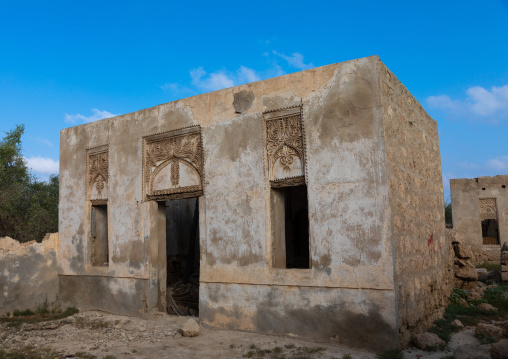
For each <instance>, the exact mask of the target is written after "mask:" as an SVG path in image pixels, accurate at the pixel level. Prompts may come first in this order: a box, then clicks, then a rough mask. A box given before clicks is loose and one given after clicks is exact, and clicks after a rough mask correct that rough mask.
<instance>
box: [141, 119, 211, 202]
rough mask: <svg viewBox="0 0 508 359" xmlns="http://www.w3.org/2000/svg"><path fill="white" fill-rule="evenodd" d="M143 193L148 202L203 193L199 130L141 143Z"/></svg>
mask: <svg viewBox="0 0 508 359" xmlns="http://www.w3.org/2000/svg"><path fill="white" fill-rule="evenodd" d="M143 187H144V188H143V191H144V194H145V198H146V199H147V200H155V199H170V198H172V197H174V196H175V195H176V194H181V193H190V192H192V193H199V192H200V191H202V190H203V145H202V140H201V128H200V127H198V126H197V127H190V128H185V129H181V130H175V131H170V132H165V133H161V134H156V135H152V136H147V137H145V138H144V142H143Z"/></svg>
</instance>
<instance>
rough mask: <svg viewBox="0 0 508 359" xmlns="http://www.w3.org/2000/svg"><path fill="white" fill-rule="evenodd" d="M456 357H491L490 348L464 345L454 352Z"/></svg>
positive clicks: (459, 358)
mask: <svg viewBox="0 0 508 359" xmlns="http://www.w3.org/2000/svg"><path fill="white" fill-rule="evenodd" d="M453 358H454V359H491V357H490V353H489V350H488V348H486V347H482V346H477V345H463V346H461V347H458V348H457V349H455V351H454V352H453Z"/></svg>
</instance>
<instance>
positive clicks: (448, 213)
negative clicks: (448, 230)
mask: <svg viewBox="0 0 508 359" xmlns="http://www.w3.org/2000/svg"><path fill="white" fill-rule="evenodd" d="M444 216H445V223H447V224H452V202H448V203H445V208H444Z"/></svg>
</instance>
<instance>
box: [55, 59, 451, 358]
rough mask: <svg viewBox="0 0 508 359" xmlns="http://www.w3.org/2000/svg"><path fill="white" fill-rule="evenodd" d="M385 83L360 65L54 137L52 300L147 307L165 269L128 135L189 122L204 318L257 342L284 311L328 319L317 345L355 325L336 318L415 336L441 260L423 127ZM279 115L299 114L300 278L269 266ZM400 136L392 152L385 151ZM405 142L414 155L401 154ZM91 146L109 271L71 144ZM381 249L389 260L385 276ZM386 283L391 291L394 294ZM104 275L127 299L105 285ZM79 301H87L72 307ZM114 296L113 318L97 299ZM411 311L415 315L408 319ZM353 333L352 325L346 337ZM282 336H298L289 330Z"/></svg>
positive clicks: (432, 147) (433, 178)
mask: <svg viewBox="0 0 508 359" xmlns="http://www.w3.org/2000/svg"><path fill="white" fill-rule="evenodd" d="M387 74H388V72H387V70H386V68H385V67H384V65H382V64H381V62H380V60H379V58H378V57H377V56H373V57H368V58H363V59H358V60H353V61H348V62H344V63H340V64H334V65H329V66H324V67H320V68H316V69H311V70H307V71H303V72H298V73H294V74H290V75H286V76H282V77H278V78H274V79H269V80H265V81H260V82H255V83H251V84H246V85H242V86H238V87H234V88H229V89H224V90H220V91H215V92H212V93H207V94H203V95H199V96H194V97H190V98H186V99H182V100H179V101H175V102H171V103H167V104H163V105H159V106H156V107H153V108H149V109H146V110H142V111H137V112H134V113H130V114H126V115H122V116H118V117H114V118H111V119H107V120H102V121H97V122H94V123H91V124H86V125H81V126H77V127H73V128H69V129H65V130H63V131H62V133H61V156H60V158H61V165H60V168H61V173H60V198H61V205H60V241H61V245H60V255H61V257H62V271H61V278H60V282H61V284H62V285H63V283H65V285H66V286H68V287H69V288H72V290H65V291H66V292H65V293H66V294H65V296H66V300H68V301H69V302H72V301H73V300H74V301H76V302H78V301H79V302H80V303H82V304H81V305H82V306H84V307H86V308H91V307H96V308H97V309H103V310H108V311H112V312H128V311H129V310H132V311H133V312H137V311H142V312H143V311H146V310H150V309H152V308H155V307H156V305H157V302H158V301H159V304H160V298H161V296H163V295H162V293H161V291H162V290H163V288H159V287H158V281H159V279H162V278H165V275H166V274H165V267H164V268H163V267H162V266H161V265H160V263H159V255H158V252H159V251H160V250H161V248H163V247H162V246H161V245H160V243H159V239H158V238H159V234H162V233H163V231H164V232H165V226H164V229H161V227H160V226H159V219H158V218H159V212H160V211H159V207H158V204H157V203H156V202H154V201H144V198H143V181H142V161H143V148H142V143H143V139H142V137H143V136H149V135H153V134H157V133H161V132H166V131H171V130H176V129H180V128H182V127H186V126H193V125H200V126H201V133H202V142H203V158H204V165H203V176H204V181H203V196H201V197H200V200H199V221H200V223H199V225H200V228H199V236H200V258H201V277H200V281H201V292H202V294H203V296H202V297H201V300H200V305H201V311H202V313H203V315H202V318H201V319H202V321H203V322H204V323H205V324H207V325H210V326H214V327H229V328H239V329H245V330H253V331H261V332H266V331H267V330H268V329H267V328H268V327H270V325H272V324H273V328H274V329H273V330H274V331H276V332H282V331H286V329H288V327H284V326H285V325H286V324H284V321H283V320H282V318H286V319H287V320H289V322H291V320H293V319H288V318H287V317H290V316H291V313H298V316H299V317H300V318H311V317H312V316H313V315H316V314H319V315H321V316H322V313H323V312H326V313H328V314H333V315H336V316H337V317H335V318H332V319H330V318H329V320H331V321H332V322H333V323H335V324H334V325H330V326H328V327H326V329H323V330H322V331H319V330H318V331H317V333H319V334H317V336H319V338H320V339H321V340H328V339H329V338H330V337H332V336H336V335H338V336H343V337H345V338H346V337H348V335H347V333H346V332H344V331H345V330H346V329H345V328H347V325H346V324H344V323H346V322H348V320H350V322H354V320H352V319H348V320H346V319H344V318H375V321H374V322H375V323H381V324H379V326H376V327H375V328H377V329H379V328H381V327H382V328H383V332H386V333H388V334H385V336H386V337H383V338H384V339H383V340H382V341H380V342H379V347H380V348H381V347H382V348H388V347H391V346H393V344H394V343H396V342H397V341H398V336H397V330H398V328H399V325H402V326H404V325H405V326H404V327H403V329H402V332H403V333H406V331H407V330H408V328H409V329H414V328H417V329H419V328H422V327H423V326H424V325H425V324H426V323H428V321H429V320H430V319H429V318H430V317H431V316H432V315H433V314H428V313H429V312H432V313H434V312H435V310H434V311H433V308H439V307H440V305H441V302H442V296H443V295H442V293H441V292H445V291H446V288H447V287H445V286H446V285H445V284H440V285H441V286H444V287H443V288H444V289H443V290H441V291H436V290H434V289H432V288H433V287H432V285H433V283H435V282H436V281H439V280H440V279H444V277H443V274H442V273H441V272H440V271H439V270H438V269H436V268H435V267H434V268H432V264H435V265H436V266H437V265H438V264H440V263H441V262H442V260H441V258H442V256H444V254H441V249H440V246H441V244H443V243H444V235H443V231H444V220H443V218H442V217H443V198H442V187H440V186H441V184H440V183H441V182H440V181H441V173H440V163H439V145H438V142H437V127H436V125H435V123H434V122H433V121H432V120H431V119H430V118H428V117H427V116H426V114H424V112H423V110H422V109H421V107H419V105H418V104H417V103H416V101H415V100H414V99H413V98H412V97H411V96H410V95H409V93H408V92H407V90H405V88H403V86H402V85H400V83H398V82H397V81H396V80H395V79H394V77H393V78H391V79H390V78H387V77H386V76H388V75H387ZM391 76H393V75H391ZM384 101H389V105H385V104H384ZM411 101H412V102H411ZM292 106H302V124H303V140H304V143H305V163H306V165H305V181H306V184H307V187H308V204H309V222H310V224H309V225H310V228H309V229H310V257H311V265H310V268H309V269H280V268H273V266H272V263H271V260H272V253H271V250H272V238H271V235H272V234H271V233H272V231H271V227H272V223H271V216H270V205H271V204H270V191H271V189H270V183H269V180H268V176H267V174H266V172H267V163H266V152H265V138H264V136H265V134H264V131H265V129H264V122H263V121H264V119H263V112H266V111H272V110H276V109H280V108H285V107H292ZM413 117H414V119H413V120H412V122H413V125H414V128H409V129H407V128H406V127H407V126H408V123H407V122H405V121H406V119H408V118H413ZM406 132H407V133H406ZM391 137H393V138H391ZM387 138H389V141H390V143H389V146H387V145H386V141H388V140H387ZM399 141H400V144H401V146H402V149H403V150H404V151H406V155H407V156H405V157H403V156H401V155H400V153H396V150H399V147H400V146H399ZM413 143H417V144H418V146H419V147H418V148H419V149H420V148H421V151H419V152H418V151H416V149H413V148H411V145H412V144H413ZM103 145H108V146H109V180H108V183H107V186H108V191H107V192H108V216H109V229H108V232H109V266H107V267H93V266H90V260H89V258H90V248H89V247H90V245H89V244H90V202H89V201H88V200H87V197H86V149H87V148H93V147H96V146H103ZM410 160H411V161H414V162H411V163H410V162H409V161H410ZM392 162H393V163H392ZM413 184H414V186H413ZM410 185H411V186H412V187H409V186H410ZM413 189H414V193H412V192H411V191H412V190H413ZM439 191H441V192H440V193H439ZM390 196H391V197H393V199H392V200H390ZM392 216H395V217H393V218H392ZM411 216H414V217H415V219H414V220H411V219H410V218H411ZM439 221H441V222H442V223H443V224H442V226H441V227H443V228H441V227H440V226H439V225H438V223H441V222H439ZM392 231H394V233H395V234H393V235H392ZM431 235H432V238H433V241H432V246H430V245H429V243H430V242H429V239H430V236H431ZM429 248H432V252H429ZM442 251H443V253H444V251H445V249H442ZM429 253H432V257H430V255H429ZM395 255H398V256H399V257H401V258H399V260H397V262H396V269H395V271H394V257H395ZM402 257H404V258H402ZM404 271H407V273H405V272H404ZM403 272H404V273H403ZM394 276H396V278H397V282H401V283H402V284H398V289H397V292H398V294H399V295H398V298H397V295H396V294H395V288H394V286H395V284H394V283H395V279H394ZM82 281H83V283H81V282H82ZM119 281H123V282H122V283H123V284H122V285H124V286H125V288H127V289H125V290H123V291H121V292H119V291H118V290H117V289H115V288H117V287H118V286H119V283H120V282H119ZM429 285H430V288H429ZM84 291H89V292H90V296H91V297H90V298H83V299H78V298H79V296H80V295H82V293H83V292H84ZM438 292H439V293H440V294H437V293H438ZM213 293H219V294H220V295H215V297H214V295H213ZM236 295H238V297H236ZM97 296H102V297H104V298H109V299H108V300H103V299H102V298H96V297H97ZM118 296H120V297H122V299H121V300H122V301H123V302H121V303H122V305H121V306H120V308H117V307H116V306H115V305H112V304H111V303H114V301H115V298H117V297H118ZM126 296H132V298H129V300H126V299H125V298H124V297H126ZM256 296H257V297H259V298H257V297H256ZM242 298H244V299H242ZM270 301H271V302H270ZM420 301H422V302H423V301H430V304H425V305H424V304H419V302H420ZM233 302H235V303H240V302H243V303H245V308H244V310H245V312H244V314H245V316H246V318H251V319H252V320H247V321H238V320H237V317H236V316H237V314H235V313H236V311H237V309H235V307H234V305H233V304H232V303H233ZM267 303H270V304H273V305H272V308H271V309H270V312H269V314H270V315H256V314H255V313H264V312H266V311H267V309H266V308H267V306H266V305H267ZM398 303H399V304H398ZM400 303H402V304H401V305H402V307H401V308H402V309H401V310H400V311H399V309H398V305H400ZM220 307H222V309H219V308H220ZM422 307H425V308H424V309H423V310H422ZM339 308H340V309H339ZM414 308H416V309H417V312H416V313H417V315H421V316H423V318H424V319H423V320H419V319H418V320H416V321H415V322H411V321H410V320H409V318H408V316H409V313H410V311H411V310H412V309H414ZM320 310H321V312H320ZM436 310H437V309H436ZM217 311H220V315H218V314H217ZM320 313H321V314H320ZM319 315H318V317H319ZM270 317H273V318H274V319H273V321H271V320H270V319H269V318H270ZM254 318H258V319H256V320H254ZM418 318H419V317H418ZM295 320H296V319H295ZM301 320H304V319H301ZM362 320H363V319H362ZM362 320H358V323H363V321H362ZM348 323H349V322H348ZM376 325H377V324H376ZM360 326H361V325H359V326H357V327H355V328H358V331H360ZM347 330H349V328H348V329H347ZM355 330H356V329H355ZM369 330H370V329H368V330H366V333H374V332H375V331H376V330H373V331H369ZM295 334H297V335H303V336H309V334H308V332H305V331H304V330H297V331H295ZM366 335H367V334H366ZM375 335H379V333H378V332H376V334H375ZM316 338H317V337H316ZM404 338H405V337H404ZM346 340H349V339H346ZM372 341H373V343H377V342H376V341H375V340H374V339H372ZM403 342H404V341H403ZM376 345H377V344H376Z"/></svg>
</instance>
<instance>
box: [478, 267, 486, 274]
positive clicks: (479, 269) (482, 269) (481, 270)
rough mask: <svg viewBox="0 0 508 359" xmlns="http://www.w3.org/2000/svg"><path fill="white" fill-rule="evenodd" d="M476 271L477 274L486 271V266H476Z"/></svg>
mask: <svg viewBox="0 0 508 359" xmlns="http://www.w3.org/2000/svg"><path fill="white" fill-rule="evenodd" d="M476 271H477V272H478V274H480V273H487V272H488V270H487V268H476Z"/></svg>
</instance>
